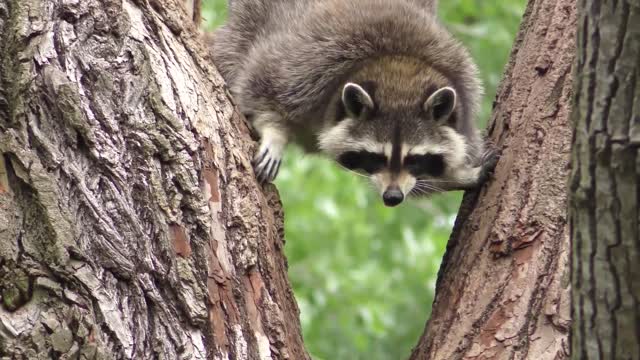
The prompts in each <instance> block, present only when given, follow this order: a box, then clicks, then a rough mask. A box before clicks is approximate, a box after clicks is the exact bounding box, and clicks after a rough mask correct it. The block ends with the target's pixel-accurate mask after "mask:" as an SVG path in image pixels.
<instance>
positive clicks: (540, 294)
mask: <svg viewBox="0 0 640 360" xmlns="http://www.w3.org/2000/svg"><path fill="white" fill-rule="evenodd" d="M575 28H576V5H575V2H574V1H571V0H535V1H529V3H528V5H527V9H526V11H525V16H524V19H523V21H522V24H521V26H520V31H519V34H518V37H517V39H516V42H515V44H514V47H513V51H512V53H511V58H510V61H509V65H508V66H507V70H506V72H505V76H504V79H503V80H502V84H501V86H500V88H499V89H498V96H497V98H496V101H495V103H494V110H493V115H492V120H491V123H490V125H489V129H488V131H489V135H490V138H491V139H492V141H493V142H494V143H495V144H496V147H497V148H498V149H500V150H501V151H502V157H501V159H500V162H499V163H498V166H497V168H496V171H495V176H494V179H493V181H491V182H490V183H489V184H488V186H485V187H484V188H483V189H482V190H481V191H479V192H475V193H472V192H469V193H467V194H466V195H465V198H464V200H463V204H462V207H461V209H460V212H459V213H458V218H457V220H456V226H455V228H454V230H453V234H452V235H451V238H450V239H449V244H448V246H447V252H446V255H445V257H444V259H443V264H442V266H441V268H440V273H439V276H438V283H437V286H436V298H435V301H434V303H433V307H432V313H431V318H430V319H429V322H428V323H427V327H426V329H425V332H424V334H423V335H422V338H421V339H420V342H419V344H418V346H417V347H416V348H415V349H414V351H413V354H412V356H411V358H412V359H444V360H452V359H536V360H538V359H540V360H545V359H564V358H567V357H568V355H569V339H568V337H569V329H570V324H571V321H570V281H569V273H570V271H569V270H570V268H569V254H570V242H569V229H568V226H567V217H566V208H567V179H568V174H569V153H570V145H571V125H570V121H569V113H570V110H571V104H570V102H571V101H570V100H571V84H572V81H571V79H572V76H571V68H572V64H573V59H574V54H575V39H574V38H575Z"/></svg>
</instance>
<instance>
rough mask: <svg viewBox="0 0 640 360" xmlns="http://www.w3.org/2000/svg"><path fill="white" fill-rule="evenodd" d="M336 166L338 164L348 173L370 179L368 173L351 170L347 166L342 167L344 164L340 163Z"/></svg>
mask: <svg viewBox="0 0 640 360" xmlns="http://www.w3.org/2000/svg"><path fill="white" fill-rule="evenodd" d="M338 166H340V167H341V168H342V169H344V170H346V171H348V172H350V173H352V174H355V175H358V176H362V177H363V178H367V179H370V178H371V176H370V175H365V174H362V173H359V172H357V171H353V170H351V169H349V168H346V167H344V166H342V165H340V164H338Z"/></svg>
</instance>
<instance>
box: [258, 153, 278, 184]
mask: <svg viewBox="0 0 640 360" xmlns="http://www.w3.org/2000/svg"><path fill="white" fill-rule="evenodd" d="M281 162H282V154H281V152H278V151H273V150H272V149H269V147H264V148H263V147H261V149H260V151H258V153H257V154H256V156H255V157H254V159H253V170H254V172H255V173H256V178H257V179H258V181H259V182H261V183H264V182H272V181H273V180H274V179H275V178H276V175H278V170H280V163H281Z"/></svg>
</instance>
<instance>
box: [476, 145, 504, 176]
mask: <svg viewBox="0 0 640 360" xmlns="http://www.w3.org/2000/svg"><path fill="white" fill-rule="evenodd" d="M498 160H500V155H499V154H498V153H497V152H496V151H490V152H487V154H486V155H485V156H484V158H483V159H482V165H481V168H480V174H479V177H478V184H484V183H485V182H487V181H488V180H489V179H490V178H491V176H492V175H493V170H494V169H495V168H496V165H497V164H498Z"/></svg>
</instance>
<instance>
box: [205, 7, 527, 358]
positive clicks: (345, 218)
mask: <svg viewBox="0 0 640 360" xmlns="http://www.w3.org/2000/svg"><path fill="white" fill-rule="evenodd" d="M524 7H525V1H524V0H506V1H500V2H497V1H496V2H493V1H492V2H489V1H476V0H447V1H441V4H440V17H441V18H442V19H443V22H444V23H445V24H446V25H447V27H448V28H449V29H450V30H451V31H452V32H453V33H454V34H455V35H456V36H457V37H458V38H459V39H461V40H462V41H463V42H464V43H465V44H466V45H467V46H468V47H469V49H470V51H471V53H472V54H473V56H474V59H475V60H476V61H477V63H478V65H479V67H480V71H481V73H482V77H483V80H484V84H485V88H486V94H487V95H486V96H485V98H484V101H483V104H482V111H481V118H480V121H481V122H486V120H487V119H488V116H489V114H490V111H491V101H492V100H493V97H494V95H495V91H496V86H497V85H498V82H499V81H500V78H501V76H502V70H503V67H504V64H505V62H506V61H507V59H508V56H509V51H510V49H511V44H512V42H513V38H514V36H515V33H516V31H517V29H518V25H519V23H520V18H521V16H522V13H523V11H524ZM203 16H204V18H205V20H206V22H207V23H206V25H207V27H208V28H209V29H214V28H215V27H216V26H218V25H219V24H220V23H221V22H222V21H224V17H225V16H226V2H225V1H224V0H204V9H203ZM365 180H366V179H363V178H361V177H357V176H354V175H353V174H350V173H347V172H344V171H342V170H340V169H338V168H337V167H336V166H335V165H334V164H332V163H331V162H330V161H328V160H326V159H322V158H320V157H317V156H312V155H305V154H303V153H302V151H301V150H299V149H297V148H295V147H293V146H291V147H290V148H289V149H288V151H287V154H286V156H285V161H284V162H283V166H282V169H281V170H280V174H279V175H278V179H277V180H276V185H277V186H278V189H279V190H280V194H281V197H282V201H283V203H284V208H285V214H286V218H285V237H286V241H287V243H286V247H285V251H286V254H287V257H288V260H289V277H290V279H291V282H292V284H293V288H294V292H295V295H296V299H297V301H298V305H299V306H300V310H301V322H302V327H303V331H304V338H305V343H306V346H307V349H308V350H309V352H310V353H311V354H312V356H313V357H314V359H316V360H321V359H325V360H334V359H335V360H343V359H349V360H358V359H368V360H389V359H402V358H407V357H408V355H409V353H410V351H411V348H412V347H413V346H415V345H416V343H417V340H418V338H419V336H420V335H421V333H422V330H423V328H424V325H425V321H426V319H427V317H428V315H429V313H430V308H431V302H432V301H433V291H434V284H435V281H436V274H437V271H438V268H439V266H440V260H441V258H442V255H443V253H444V249H445V247H446V243H447V240H448V237H449V233H450V231H451V226H452V225H453V221H454V219H455V214H456V211H457V208H458V206H459V203H460V199H461V197H462V196H461V195H462V194H461V193H447V194H441V195H437V196H433V197H431V198H430V199H423V200H411V201H408V202H405V203H404V204H403V205H401V206H400V207H398V208H392V209H390V208H386V207H384V206H383V205H382V201H381V199H380V197H379V195H377V194H376V192H375V191H374V190H373V189H372V187H371V186H370V185H369V184H368V183H367V182H366V181H365Z"/></svg>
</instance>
